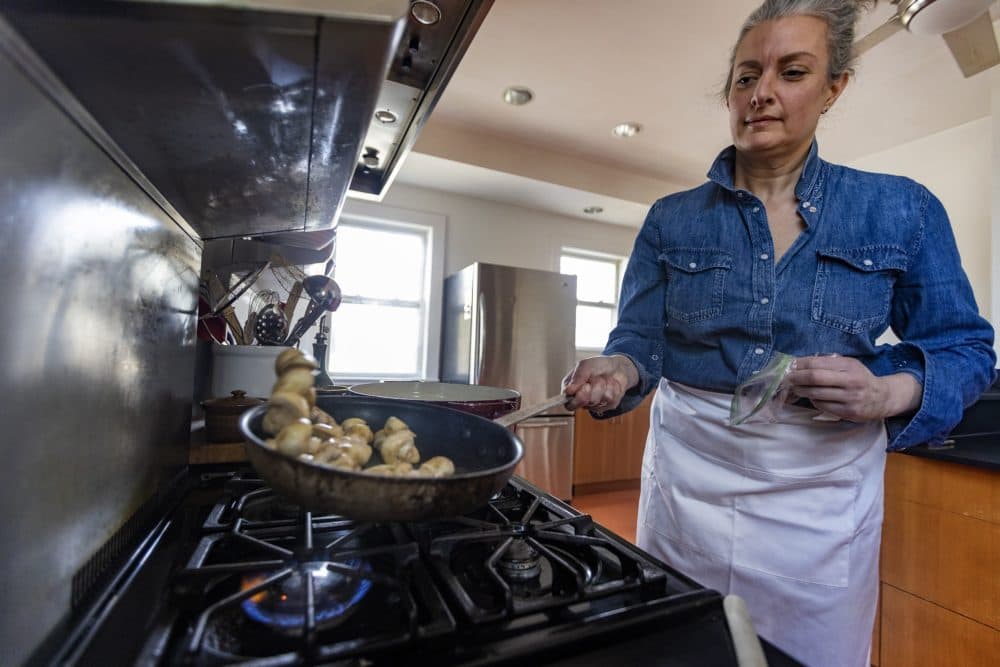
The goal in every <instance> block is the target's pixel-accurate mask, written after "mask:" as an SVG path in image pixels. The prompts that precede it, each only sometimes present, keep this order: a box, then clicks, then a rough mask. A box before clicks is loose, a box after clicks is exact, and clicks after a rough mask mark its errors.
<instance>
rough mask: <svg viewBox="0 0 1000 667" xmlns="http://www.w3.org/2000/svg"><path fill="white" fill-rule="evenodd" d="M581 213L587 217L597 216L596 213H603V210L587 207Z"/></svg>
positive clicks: (598, 207) (596, 207) (597, 207)
mask: <svg viewBox="0 0 1000 667" xmlns="http://www.w3.org/2000/svg"><path fill="white" fill-rule="evenodd" d="M583 212H584V213H586V214H587V215H597V214H598V213H604V209H603V208H601V207H600V206H588V207H587V208H585V209H583Z"/></svg>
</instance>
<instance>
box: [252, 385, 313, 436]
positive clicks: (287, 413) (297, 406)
mask: <svg viewBox="0 0 1000 667" xmlns="http://www.w3.org/2000/svg"><path fill="white" fill-rule="evenodd" d="M308 418H309V404H308V403H306V399H304V398H302V396H300V395H299V394H296V393H292V392H287V391H279V392H277V393H275V394H271V400H270V401H269V405H268V408H267V414H265V415H264V420H263V422H262V424H261V426H262V427H263V428H264V432H265V433H267V434H268V435H277V433H278V432H279V431H280V430H281V429H282V428H284V427H285V426H286V425H287V424H291V423H292V422H294V421H297V420H299V419H308Z"/></svg>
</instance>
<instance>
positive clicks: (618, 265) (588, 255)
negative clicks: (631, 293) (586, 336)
mask: <svg viewBox="0 0 1000 667" xmlns="http://www.w3.org/2000/svg"><path fill="white" fill-rule="evenodd" d="M563 257H572V258H574V259H583V260H590V261H599V262H606V263H608V264H612V265H614V267H615V285H614V290H613V291H612V293H613V294H614V301H612V302H610V303H609V302H606V301H587V300H584V299H580V298H579V296H578V297H577V299H576V305H577V308H579V307H580V306H590V307H595V308H604V309H607V310H610V311H611V327H612V329H613V328H614V327H615V326H616V325H617V324H618V303H619V300H620V299H621V289H622V280H623V278H624V275H625V266H626V264H627V263H628V257H623V256H621V255H614V254H611V253H607V252H599V251H596V250H587V249H584V248H573V247H568V246H563V247H562V248H560V249H559V270H560V271H562V259H563ZM579 319H580V318H579V316H578V317H577V320H578V321H579ZM608 333H610V332H608ZM573 343H574V345H576V341H575V340H574V342H573ZM603 349H604V346H603V345H602V346H601V347H577V348H576V350H577V352H586V353H591V352H598V353H599V352H601V351H602V350H603Z"/></svg>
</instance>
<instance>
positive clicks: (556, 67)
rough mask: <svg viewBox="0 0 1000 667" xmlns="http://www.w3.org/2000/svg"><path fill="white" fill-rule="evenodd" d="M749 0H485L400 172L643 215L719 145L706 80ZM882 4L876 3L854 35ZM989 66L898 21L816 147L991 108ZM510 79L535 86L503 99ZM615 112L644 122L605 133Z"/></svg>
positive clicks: (718, 110)
mask: <svg viewBox="0 0 1000 667" xmlns="http://www.w3.org/2000/svg"><path fill="white" fill-rule="evenodd" d="M757 4H758V0H698V1H692V0H619V1H615V2H609V1H608V0H495V2H494V4H493V7H492V9H491V10H490V12H489V14H488V15H487V17H486V20H485V22H484V23H483V25H482V27H481V28H480V30H479V33H478V34H477V35H476V37H475V39H474V41H473V42H472V45H471V46H470V47H469V50H468V52H467V53H466V55H465V57H464V59H463V60H462V62H461V64H460V65H459V68H458V70H457V72H456V73H455V75H454V76H453V77H452V80H451V82H450V83H449V84H448V87H447V89H446V90H445V93H444V95H443V96H442V98H441V100H440V102H439V103H438V106H437V108H436V109H435V110H434V112H433V114H432V115H431V117H430V119H429V120H428V122H427V125H426V126H425V127H424V130H423V132H422V134H421V138H420V140H419V141H418V142H417V145H416V147H415V148H414V151H413V152H412V153H411V154H410V156H409V157H408V158H407V161H406V163H405V165H404V166H403V168H402V170H401V171H400V174H399V175H398V177H397V182H401V183H409V184H413V185H419V186H423V187H430V188H436V189H442V190H447V191H452V192H459V193H462V194H469V195H474V196H477V197H482V198H485V199H490V200H494V201H501V202H506V203H513V204H519V205H524V206H529V207H532V208H537V209H541V210H546V211H551V212H554V213H561V214H565V215H571V216H575V217H581V218H585V217H587V216H586V215H585V214H584V213H583V212H582V210H583V208H584V207H586V206H589V205H594V204H596V205H600V206H603V207H604V209H605V212H604V213H603V214H601V215H600V216H596V217H594V218H592V219H599V220H601V221H603V222H613V223H619V224H626V225H635V226H638V225H639V224H640V223H641V222H642V218H643V215H644V213H645V210H646V208H647V207H648V205H649V204H650V203H652V201H654V200H655V199H656V198H657V197H659V196H662V195H663V194H667V193H669V192H673V191H676V190H678V189H681V188H686V187H691V186H693V185H697V184H699V183H701V182H703V181H704V174H705V172H706V170H707V169H708V166H709V165H710V164H711V161H712V160H713V159H714V157H715V155H716V154H717V153H718V151H719V150H721V149H722V148H723V147H725V146H726V145H728V144H729V136H728V121H727V112H726V109H725V107H724V105H723V104H722V103H721V101H720V100H719V96H718V93H717V91H718V90H719V88H720V87H721V86H722V84H723V83H724V81H725V76H726V72H727V66H728V58H729V51H730V49H731V47H732V42H733V40H734V39H735V37H736V34H737V32H738V30H739V27H740V25H741V24H742V21H743V19H744V18H745V17H746V15H747V14H748V13H749V12H750V11H751V10H752V9H753V8H754V7H756V6H757ZM994 9H995V6H994ZM893 11H894V7H893V6H892V5H889V4H888V3H886V2H880V3H879V6H878V7H877V8H876V9H875V10H874V11H873V12H871V13H869V14H868V15H867V16H865V17H864V18H863V20H862V23H861V25H860V26H859V29H858V36H861V35H863V34H865V33H866V32H868V30H870V29H872V28H874V27H875V26H877V25H879V24H880V23H881V22H882V21H884V20H885V19H886V18H887V17H889V16H890V15H891V14H892V13H893ZM998 70H1000V67H995V68H993V69H992V70H990V71H988V72H986V73H983V74H979V75H977V76H974V77H972V78H970V79H965V78H963V77H962V75H961V73H960V72H959V70H958V66H957V65H956V64H955V63H954V61H953V60H952V59H951V55H950V53H949V51H948V49H947V47H946V46H945V44H944V41H943V40H942V39H941V38H940V37H920V36H917V35H911V34H909V33H905V32H901V33H897V34H896V35H894V36H893V37H891V38H889V40H887V41H886V42H883V43H882V44H880V45H878V46H876V47H875V48H874V49H873V50H872V51H870V52H869V53H867V54H865V56H864V57H863V58H862V59H861V61H860V63H859V66H858V68H857V78H856V79H855V80H853V81H852V82H851V84H850V85H849V86H848V88H847V90H846V92H845V93H844V95H843V96H842V97H841V99H840V100H839V102H838V103H837V106H835V107H834V108H833V109H832V110H831V111H830V113H828V114H827V115H826V116H824V117H823V119H822V120H821V123H820V129H819V132H818V138H819V142H820V149H821V152H822V154H823V155H824V157H826V159H829V160H832V161H835V162H847V161H850V160H854V159H857V158H860V157H862V156H865V155H869V154H872V153H876V152H879V151H882V150H885V149H889V148H892V147H894V146H897V145H900V144H904V143H907V142H910V141H913V140H915V139H918V138H920V137H924V136H927V135H930V134H934V133H936V132H940V131H942V130H946V129H948V128H951V127H954V126H957V125H960V124H963V123H966V122H969V121H972V120H975V119H978V118H982V117H984V116H988V115H989V114H990V91H991V88H992V87H994V82H996V81H998V80H1000V72H998ZM509 85H521V86H527V87H528V88H530V89H532V90H533V91H534V93H535V100H534V101H533V102H531V103H530V104H528V105H526V106H523V107H513V106H509V105H507V104H505V103H504V102H503V101H502V100H501V92H502V91H503V89H504V88H505V87H507V86H509ZM623 121H635V122H638V123H641V124H642V126H643V130H642V132H640V133H639V134H638V135H636V136H635V137H632V138H630V139H621V138H618V137H615V136H613V135H612V134H611V128H612V127H613V126H614V125H616V124H618V123H621V122H623Z"/></svg>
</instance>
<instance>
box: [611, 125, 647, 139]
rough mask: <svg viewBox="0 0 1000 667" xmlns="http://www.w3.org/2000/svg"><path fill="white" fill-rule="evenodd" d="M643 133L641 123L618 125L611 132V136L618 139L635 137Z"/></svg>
mask: <svg viewBox="0 0 1000 667" xmlns="http://www.w3.org/2000/svg"><path fill="white" fill-rule="evenodd" d="M641 131H642V125H640V124H639V123H618V124H617V125H615V126H614V128H613V129H612V130H611V134H613V135H615V136H616V137H634V136H635V135H637V134H639V132H641Z"/></svg>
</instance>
